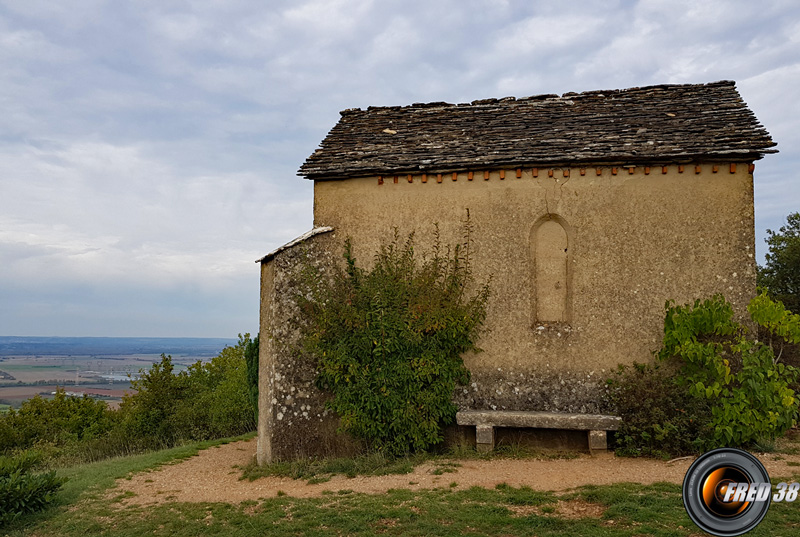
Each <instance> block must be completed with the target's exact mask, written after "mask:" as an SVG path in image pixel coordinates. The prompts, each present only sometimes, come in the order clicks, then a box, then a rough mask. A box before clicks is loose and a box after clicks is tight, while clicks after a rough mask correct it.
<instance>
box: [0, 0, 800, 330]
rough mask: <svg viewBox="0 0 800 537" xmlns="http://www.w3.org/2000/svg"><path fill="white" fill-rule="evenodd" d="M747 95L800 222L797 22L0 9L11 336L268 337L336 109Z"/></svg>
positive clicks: (13, 5) (420, 12) (16, 3)
mask: <svg viewBox="0 0 800 537" xmlns="http://www.w3.org/2000/svg"><path fill="white" fill-rule="evenodd" d="M721 79H732V80H736V81H737V84H738V89H739V91H740V93H741V94H742V96H743V97H744V99H745V101H746V102H747V103H748V104H749V105H750V107H751V108H752V109H753V110H754V112H755V113H756V115H757V116H758V118H759V119H760V120H761V122H762V123H763V124H764V125H765V126H766V127H767V129H768V130H769V131H770V133H771V134H772V136H773V138H774V139H775V140H776V141H777V142H778V144H779V145H778V149H779V150H780V151H781V152H780V153H779V154H777V155H769V156H767V157H766V158H765V159H764V160H762V161H760V162H759V163H757V168H756V185H755V196H756V233H757V244H756V246H757V248H758V254H759V259H762V258H763V254H764V251H765V248H764V241H763V238H764V236H765V230H766V229H767V228H772V229H776V228H778V227H780V225H781V224H782V223H783V222H784V219H785V217H786V215H787V214H788V213H789V212H793V211H797V210H800V180H798V174H797V166H798V164H800V106H798V102H800V99H798V95H800V90H799V89H798V88H800V3H798V2H797V1H796V0H791V1H778V0H775V1H769V2H753V1H752V0H741V1H738V0H736V1H733V0H732V1H722V0H720V1H704V0H689V1H679V0H647V1H638V2H637V1H617V2H615V1H613V0H603V1H597V2H591V1H588V2H583V1H576V2H545V1H530V0H528V1H522V0H520V1H504V0H402V1H400V0H380V1H378V0H375V1H369V0H314V1H306V0H291V1H281V0H269V1H268V2H254V1H249V2H246V1H243V0H225V1H221V0H198V1H180V2H178V1H171V0H138V1H136V2H132V1H126V0H113V1H111V0H109V1H104V0H70V1H68V2H64V1H54V0H53V1H39V0H0V335H42V336H47V335H60V336H214V337H235V336H236V334H237V333H238V332H245V331H248V332H252V333H255V332H256V330H257V326H258V325H257V323H258V285H259V281H258V280H259V271H258V266H257V265H256V264H255V263H254V262H253V261H254V260H255V259H257V258H258V257H260V256H262V255H263V254H265V253H266V252H268V251H270V250H272V249H273V248H275V247H277V246H279V245H280V244H282V243H284V242H286V241H288V240H290V239H292V238H294V237H295V236H297V235H299V234H301V233H303V232H305V231H307V230H308V229H310V227H311V218H312V213H311V210H312V184H311V183H310V182H309V181H307V180H305V179H301V178H299V177H296V175H295V174H296V171H297V168H298V167H299V166H300V164H302V162H303V161H304V160H305V158H306V157H307V156H308V155H309V154H310V153H311V152H313V151H314V149H315V148H316V147H317V145H318V143H319V142H320V141H321V140H322V138H323V137H324V136H325V134H326V133H327V131H328V130H329V129H330V128H331V127H332V126H333V125H334V124H335V122H336V121H337V120H338V118H339V114H338V112H339V110H342V109H345V108H352V107H366V106H369V105H402V104H410V103H413V102H424V101H449V102H465V101H472V100H475V99H480V98H487V97H503V96H508V95H514V96H518V97H522V96H527V95H534V94H539V93H564V92H567V91H585V90H593V89H613V88H626V87H632V86H642V85H648V84H661V83H700V82H710V81H716V80H721Z"/></svg>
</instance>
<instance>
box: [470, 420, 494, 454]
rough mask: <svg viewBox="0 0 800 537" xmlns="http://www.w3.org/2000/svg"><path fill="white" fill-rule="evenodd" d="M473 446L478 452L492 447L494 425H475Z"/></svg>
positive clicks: (490, 449)
mask: <svg viewBox="0 0 800 537" xmlns="http://www.w3.org/2000/svg"><path fill="white" fill-rule="evenodd" d="M475 448H476V449H477V450H478V453H485V452H487V451H492V450H493V449H494V427H493V426H492V425H476V426H475Z"/></svg>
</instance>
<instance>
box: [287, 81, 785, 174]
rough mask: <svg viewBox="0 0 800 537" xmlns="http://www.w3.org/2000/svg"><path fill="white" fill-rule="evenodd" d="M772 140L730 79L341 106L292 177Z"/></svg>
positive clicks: (617, 158) (718, 149) (583, 158)
mask: <svg viewBox="0 0 800 537" xmlns="http://www.w3.org/2000/svg"><path fill="white" fill-rule="evenodd" d="M775 145H776V144H775V143H774V142H773V141H772V138H771V137H770V135H769V133H768V132H767V131H766V130H765V129H764V127H763V126H762V125H761V124H760V123H759V121H758V120H757V119H756V117H755V115H754V114H753V112H752V111H750V109H749V108H748V107H747V105H746V104H745V103H744V101H743V100H742V98H741V96H740V95H739V92H738V91H736V87H735V83H734V82H731V81H720V82H713V83H709V84H681V85H660V86H648V87H642V88H630V89H624V90H610V91H588V92H584V93H565V94H564V95H562V96H558V95H537V96H534V97H526V98H521V99H515V98H514V97H506V98H503V99H485V100H480V101H473V102H472V103H467V104H458V105H454V104H448V103H428V104H419V103H418V104H413V105H410V106H387V107H369V108H367V109H366V110H361V109H359V108H356V109H349V110H344V111H342V112H341V119H340V120H339V122H338V123H337V124H336V126H334V127H333V129H331V131H330V132H329V133H328V135H327V136H326V137H325V139H324V140H323V141H322V143H321V144H320V148H319V149H318V150H317V151H315V152H314V154H312V155H311V156H310V157H308V159H307V160H306V162H305V163H304V164H303V165H302V166H301V167H300V170H299V172H298V175H302V176H305V177H307V178H309V179H344V178H347V177H361V176H369V175H390V174H401V173H421V172H425V173H429V172H439V173H444V172H449V171H457V170H458V171H460V170H473V169H487V168H498V167H512V168H515V167H526V166H537V165H539V166H542V167H544V166H558V165H576V164H621V165H625V164H636V163H649V164H669V163H680V162H694V161H731V162H748V161H753V160H757V159H760V158H761V157H762V156H763V155H764V154H765V153H775V152H777V151H776V150H775V149H771V148H772V147H773V146H775Z"/></svg>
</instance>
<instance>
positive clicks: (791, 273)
mask: <svg viewBox="0 0 800 537" xmlns="http://www.w3.org/2000/svg"><path fill="white" fill-rule="evenodd" d="M786 222H787V223H786V225H785V226H781V228H780V231H772V230H771V229H768V230H767V235H768V237H767V238H766V239H765V240H766V242H767V244H769V253H767V255H766V261H767V262H766V264H765V265H764V266H763V267H759V268H758V285H760V286H762V287H765V288H766V289H767V290H768V291H769V293H770V294H771V295H772V296H773V297H774V298H775V299H777V300H780V301H781V302H783V305H784V306H786V308H787V309H788V310H790V311H792V312H794V313H800V212H796V213H792V214H790V215H789V216H787V217H786Z"/></svg>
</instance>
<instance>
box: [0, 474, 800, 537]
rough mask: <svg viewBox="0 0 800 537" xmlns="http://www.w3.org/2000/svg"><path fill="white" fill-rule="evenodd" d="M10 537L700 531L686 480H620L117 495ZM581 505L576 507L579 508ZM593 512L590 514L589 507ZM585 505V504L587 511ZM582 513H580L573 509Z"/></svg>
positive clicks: (662, 535)
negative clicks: (190, 496)
mask: <svg viewBox="0 0 800 537" xmlns="http://www.w3.org/2000/svg"><path fill="white" fill-rule="evenodd" d="M79 505H80V508H79V509H61V510H58V512H55V513H50V515H49V517H48V518H40V520H38V521H36V523H33V524H30V525H29V526H28V527H27V528H25V529H18V530H15V531H12V533H11V535H12V536H20V537H21V536H23V535H36V536H37V537H48V536H65V537H85V536H86V535H100V536H104V535H107V536H114V537H117V536H119V537H126V536H139V535H145V534H146V535H157V536H162V535H164V536H166V535H174V536H177V537H182V536H187V537H188V536H191V535H226V536H228V535H229V536H233V537H237V536H261V535H315V536H328V535H330V536H335V535H356V536H359V535H364V536H366V535H375V534H378V533H383V534H387V535H411V536H417V535H418V536H422V535H441V536H456V535H463V534H469V535H477V536H480V535H505V536H534V535H536V536H539V537H566V536H574V535H585V536H589V537H601V536H602V537H623V536H626V537H627V536H631V535H637V536H638V535H652V536H656V537H668V536H681V537H690V536H697V535H699V534H700V531H699V530H698V529H697V528H696V527H695V526H694V524H692V523H691V522H690V521H689V519H688V517H687V516H686V513H685V511H684V509H683V504H682V502H681V496H680V486H679V485H674V484H666V483H659V484H655V485H650V486H638V485H632V484H618V485H611V486H602V487H599V486H597V487H595V486H589V487H583V488H580V489H578V490H576V491H574V492H571V493H568V494H564V495H561V496H558V495H556V494H554V493H550V492H539V491H535V490H532V489H531V488H529V487H519V488H516V487H511V486H508V485H498V486H497V487H496V488H494V489H485V488H480V487H472V488H469V489H465V490H455V489H454V488H452V487H449V486H448V487H442V488H439V489H433V490H426V491H409V490H398V489H395V490H390V491H389V492H387V493H386V494H374V495H367V494H360V493H355V492H353V491H351V490H340V491H337V492H336V493H333V494H327V495H323V496H321V497H319V498H305V499H301V498H292V497H290V496H287V495H285V494H281V493H280V492H279V493H278V495H277V497H274V498H269V499H262V500H259V501H248V502H243V503H242V504H240V505H230V504H223V503H204V504H189V503H166V504H162V505H158V506H154V507H152V506H151V507H128V508H120V507H119V506H118V505H116V504H115V503H114V498H111V499H101V498H96V499H94V500H91V501H87V499H82V500H80V503H79ZM576 508H578V509H577V510H576ZM587 508H588V510H587ZM579 509H584V510H587V512H588V513H589V514H588V515H583V516H582V515H581V514H580V510H579ZM576 513H578V514H577V515H576ZM798 524H800V509H798V506H797V505H793V504H785V503H782V504H774V505H773V507H772V508H771V509H770V512H769V513H768V515H767V517H766V519H765V520H764V522H762V524H761V525H760V526H759V527H758V528H757V529H756V530H754V531H753V532H752V533H750V534H748V535H752V536H754V537H758V536H767V535H782V534H785V535H789V534H791V533H792V531H793V530H792V528H794V527H795V526H796V525H798Z"/></svg>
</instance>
